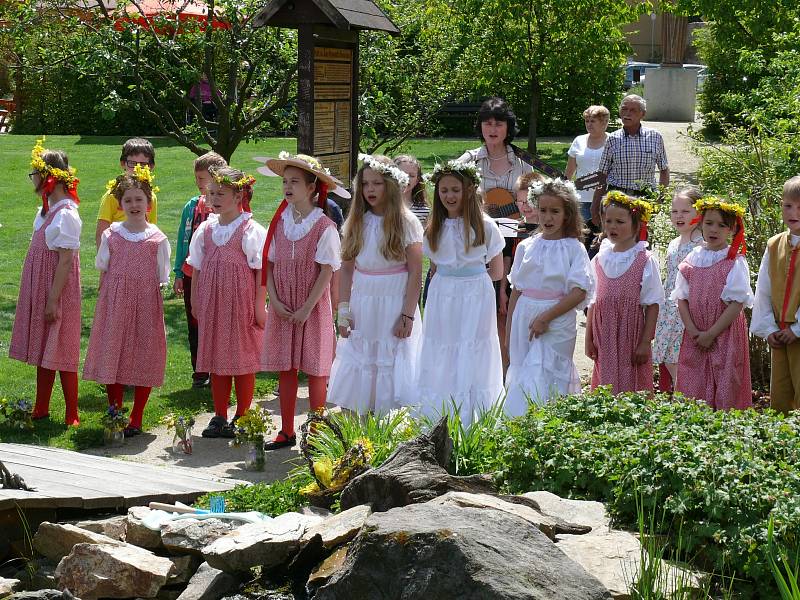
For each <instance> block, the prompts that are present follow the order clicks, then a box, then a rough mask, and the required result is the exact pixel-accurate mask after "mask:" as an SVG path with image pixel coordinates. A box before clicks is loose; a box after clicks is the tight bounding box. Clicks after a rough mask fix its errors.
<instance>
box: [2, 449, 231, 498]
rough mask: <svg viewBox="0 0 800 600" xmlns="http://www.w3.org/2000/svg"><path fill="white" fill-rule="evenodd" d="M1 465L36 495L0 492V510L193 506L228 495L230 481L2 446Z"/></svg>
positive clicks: (59, 451)
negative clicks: (150, 504)
mask: <svg viewBox="0 0 800 600" xmlns="http://www.w3.org/2000/svg"><path fill="white" fill-rule="evenodd" d="M0 460H2V461H3V463H5V465H6V466H7V467H8V468H9V469H10V470H11V472H12V473H17V474H19V475H20V476H21V477H22V478H23V479H25V483H27V484H28V486H29V487H32V488H35V489H36V491H34V492H25V491H21V490H6V489H2V488H0V511H2V510H6V509H10V508H14V507H15V506H19V507H20V508H53V509H57V508H85V509H98V508H109V509H121V508H128V507H130V506H139V505H142V504H147V503H148V502H153V501H156V502H169V503H173V502H175V501H180V502H192V501H194V500H195V499H196V498H197V497H199V496H201V495H202V494H205V493H207V492H218V491H223V490H229V489H231V488H232V487H233V486H234V485H236V484H237V483H241V482H239V481H236V480H234V479H225V478H222V477H214V476H212V475H208V474H206V473H204V472H202V471H199V470H198V471H195V470H193V469H185V468H182V467H168V468H165V467H156V466H153V465H146V464H141V463H136V462H133V461H125V460H116V459H113V458H106V457H103V456H93V455H89V454H81V453H80V452H73V451H71V450H62V449H60V448H49V447H42V446H29V445H26V444H3V443H0Z"/></svg>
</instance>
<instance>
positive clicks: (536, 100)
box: [528, 74, 542, 156]
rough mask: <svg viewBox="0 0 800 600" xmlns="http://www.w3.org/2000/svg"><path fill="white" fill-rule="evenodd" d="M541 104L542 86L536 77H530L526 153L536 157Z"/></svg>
mask: <svg viewBox="0 0 800 600" xmlns="http://www.w3.org/2000/svg"><path fill="white" fill-rule="evenodd" d="M541 102H542V86H541V84H540V83H539V77H538V76H537V75H535V74H534V75H532V76H531V106H530V113H529V116H528V152H530V153H531V154H532V155H533V156H538V155H539V152H538V151H537V149H536V137H537V135H538V130H539V106H540V105H541Z"/></svg>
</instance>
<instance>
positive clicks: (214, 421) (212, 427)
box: [201, 415, 233, 438]
mask: <svg viewBox="0 0 800 600" xmlns="http://www.w3.org/2000/svg"><path fill="white" fill-rule="evenodd" d="M228 428H229V426H228V421H226V420H225V417H220V416H219V415H216V416H213V417H211V420H210V421H209V422H208V427H206V428H205V429H203V433H202V434H201V435H202V436H203V437H204V438H218V437H233V436H228V435H222V432H223V430H225V429H228Z"/></svg>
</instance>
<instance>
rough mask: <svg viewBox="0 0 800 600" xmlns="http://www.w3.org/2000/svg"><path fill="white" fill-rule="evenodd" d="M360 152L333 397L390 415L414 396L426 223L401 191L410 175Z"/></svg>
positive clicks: (345, 251)
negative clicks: (423, 225) (423, 238)
mask: <svg viewBox="0 0 800 600" xmlns="http://www.w3.org/2000/svg"><path fill="white" fill-rule="evenodd" d="M360 158H361V159H362V160H363V163H364V164H363V165H362V167H361V169H359V171H358V174H357V175H356V179H355V181H354V182H353V189H354V190H355V195H354V198H353V203H352V205H351V207H350V211H349V213H348V215H347V221H346V222H345V224H344V228H343V233H344V239H343V242H342V275H341V280H340V288H339V289H340V302H339V306H338V316H337V321H336V322H337V326H338V329H339V335H340V336H341V337H340V338H339V342H338V345H337V347H336V360H334V362H333V368H332V370H331V378H330V383H329V386H328V401H329V402H331V403H333V404H338V405H339V406H341V407H343V408H348V409H351V410H354V411H357V412H359V413H364V412H367V411H372V412H375V413H377V414H386V413H388V412H389V411H390V410H392V409H395V408H399V407H401V406H407V405H410V404H413V403H414V402H415V400H416V397H415V389H414V387H413V384H414V382H415V380H416V375H415V368H416V365H415V361H416V358H417V354H418V352H419V345H420V340H421V319H420V313H419V308H418V306H417V300H418V298H419V290H420V282H421V276H422V225H421V224H420V222H419V220H418V219H417V218H416V217H415V216H414V214H413V213H412V212H411V211H410V210H409V209H408V208H407V207H406V206H405V204H404V203H403V199H402V196H401V190H402V189H403V188H404V187H405V186H407V185H408V182H409V179H408V175H406V174H405V173H404V172H403V171H401V170H400V169H399V168H397V167H395V166H394V165H393V164H392V163H391V161H390V160H389V159H388V158H386V157H383V156H367V155H361V156H360Z"/></svg>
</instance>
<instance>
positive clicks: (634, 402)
mask: <svg viewBox="0 0 800 600" xmlns="http://www.w3.org/2000/svg"><path fill="white" fill-rule="evenodd" d="M798 434H800V419H798V418H797V417H796V416H792V417H788V418H784V417H782V416H779V415H776V414H774V413H772V412H767V413H765V414H760V413H757V412H755V411H747V412H730V413H724V412H714V411H712V410H710V409H708V408H707V407H706V406H705V405H702V404H699V403H695V402H691V401H684V400H681V399H678V400H675V401H671V400H670V399H669V398H668V397H667V396H662V395H658V396H656V397H655V399H653V400H650V399H648V398H646V397H645V396H643V395H637V394H622V395H619V396H617V397H614V396H612V395H611V393H610V392H609V390H607V389H599V390H597V391H595V392H592V393H589V394H587V395H585V396H569V397H566V398H563V399H561V400H560V401H558V402H556V403H554V404H550V405H547V406H544V407H537V408H533V409H532V410H531V411H530V412H529V413H528V414H527V415H526V416H525V417H522V418H520V419H514V420H512V421H510V422H509V423H508V432H507V437H506V439H505V441H504V443H503V444H502V446H501V447H502V452H501V456H498V470H499V471H500V481H501V483H502V484H503V486H504V487H505V488H507V489H508V491H510V492H514V493H521V492H527V491H529V490H534V489H547V490H550V491H552V492H554V493H556V494H559V495H562V496H568V497H574V498H587V499H593V500H600V501H604V502H607V503H608V506H609V509H610V511H611V513H612V514H613V515H614V517H615V518H616V520H617V521H618V523H619V524H620V525H622V526H626V527H631V528H635V527H636V526H637V494H640V495H641V497H642V502H643V503H644V509H645V510H651V511H652V510H659V511H661V510H663V511H664V512H665V514H666V516H667V517H668V518H667V519H666V521H668V522H669V521H674V522H677V521H679V520H680V521H682V522H683V528H682V532H681V534H682V535H681V546H682V547H681V548H679V550H680V552H681V553H682V554H683V555H684V556H693V557H696V562H697V564H698V566H700V567H701V568H703V569H706V570H707V571H709V572H717V573H721V572H730V571H733V572H735V573H737V574H738V576H739V577H744V578H747V579H749V580H750V582H751V583H755V584H756V585H761V586H769V587H770V588H771V589H772V586H773V581H772V574H771V573H770V569H769V564H768V562H767V550H768V542H767V526H768V522H769V519H770V516H772V517H773V518H774V521H775V534H776V537H778V538H779V539H781V540H782V542H784V543H786V544H789V545H792V546H794V545H796V543H797V540H798V534H800V471H798V469H797V465H798V464H800V437H799V435H798ZM656 498H657V499H659V502H656V500H655V499H656ZM640 511H641V508H640ZM663 533H665V534H668V533H669V532H668V531H664V532H663ZM674 542H676V540H674V539H673V543H674ZM746 585H747V584H743V587H746Z"/></svg>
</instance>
